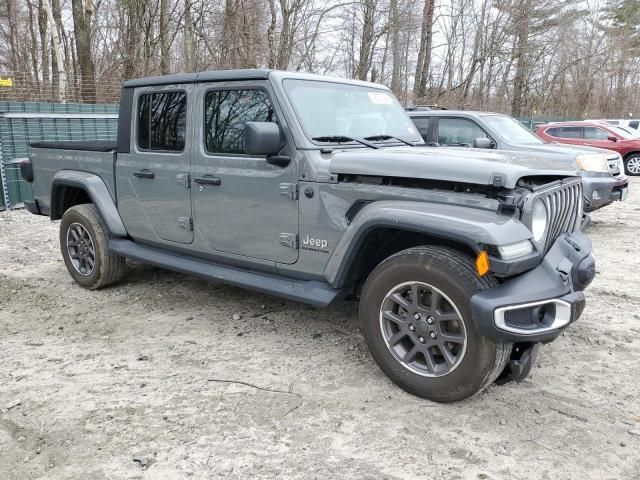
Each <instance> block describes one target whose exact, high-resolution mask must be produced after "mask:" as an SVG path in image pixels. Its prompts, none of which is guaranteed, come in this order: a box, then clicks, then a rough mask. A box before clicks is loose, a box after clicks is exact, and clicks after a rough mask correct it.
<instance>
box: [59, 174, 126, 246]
mask: <svg viewBox="0 0 640 480" xmlns="http://www.w3.org/2000/svg"><path fill="white" fill-rule="evenodd" d="M60 186H65V187H76V188H80V189H82V190H84V191H85V192H87V195H89V198H91V201H92V202H93V204H94V205H95V206H96V208H97V209H98V212H100V216H101V217H102V219H103V221H104V223H105V225H106V227H107V229H108V230H109V233H111V235H113V236H115V237H126V236H127V229H126V228H125V226H124V223H123V222H122V219H121V218H120V214H119V213H118V209H117V208H116V205H115V203H114V201H113V198H111V194H110V193H109V190H107V186H106V185H105V183H104V181H103V180H102V179H101V178H100V177H99V176H98V175H95V174H93V173H87V172H78V171H74V170H60V171H59V172H56V174H55V175H54V177H53V181H52V183H51V219H52V220H54V219H56V218H60V216H61V215H62V212H56V206H57V205H58V202H59V200H58V198H57V196H58V195H59V193H58V192H59V191H60V189H59V188H58V187H60ZM56 215H57V216H56Z"/></svg>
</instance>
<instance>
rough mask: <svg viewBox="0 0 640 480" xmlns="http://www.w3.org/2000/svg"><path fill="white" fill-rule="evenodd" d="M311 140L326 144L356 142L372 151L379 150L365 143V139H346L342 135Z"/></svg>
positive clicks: (375, 146)
mask: <svg viewBox="0 0 640 480" xmlns="http://www.w3.org/2000/svg"><path fill="white" fill-rule="evenodd" d="M311 140H315V141H316V142H327V143H347V142H356V143H360V144H362V145H364V146H365V147H369V148H373V149H376V150H377V149H378V148H380V147H378V146H377V145H374V144H373V143H371V142H367V141H366V140H365V139H362V138H353V137H346V136H344V135H326V136H324V137H313V138H312V139H311Z"/></svg>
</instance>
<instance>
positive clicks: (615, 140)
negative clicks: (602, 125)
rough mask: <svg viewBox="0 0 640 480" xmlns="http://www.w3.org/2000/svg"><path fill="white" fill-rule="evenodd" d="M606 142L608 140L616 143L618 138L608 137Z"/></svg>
mask: <svg viewBox="0 0 640 480" xmlns="http://www.w3.org/2000/svg"><path fill="white" fill-rule="evenodd" d="M607 140H609V141H610V142H617V141H618V137H616V136H615V135H609V136H608V137H607Z"/></svg>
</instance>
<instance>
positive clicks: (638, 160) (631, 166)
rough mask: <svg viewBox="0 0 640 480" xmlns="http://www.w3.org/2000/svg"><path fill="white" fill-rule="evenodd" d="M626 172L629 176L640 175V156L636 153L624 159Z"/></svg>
mask: <svg viewBox="0 0 640 480" xmlns="http://www.w3.org/2000/svg"><path fill="white" fill-rule="evenodd" d="M624 171H625V173H626V174H627V175H633V176H637V175H640V154H638V153H634V154H633V155H629V156H628V157H627V158H625V159H624Z"/></svg>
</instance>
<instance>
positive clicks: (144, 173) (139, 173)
mask: <svg viewBox="0 0 640 480" xmlns="http://www.w3.org/2000/svg"><path fill="white" fill-rule="evenodd" d="M133 176H134V177H138V178H156V174H155V173H153V172H152V171H151V170H147V169H146V168H143V169H142V170H136V171H135V172H133Z"/></svg>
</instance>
